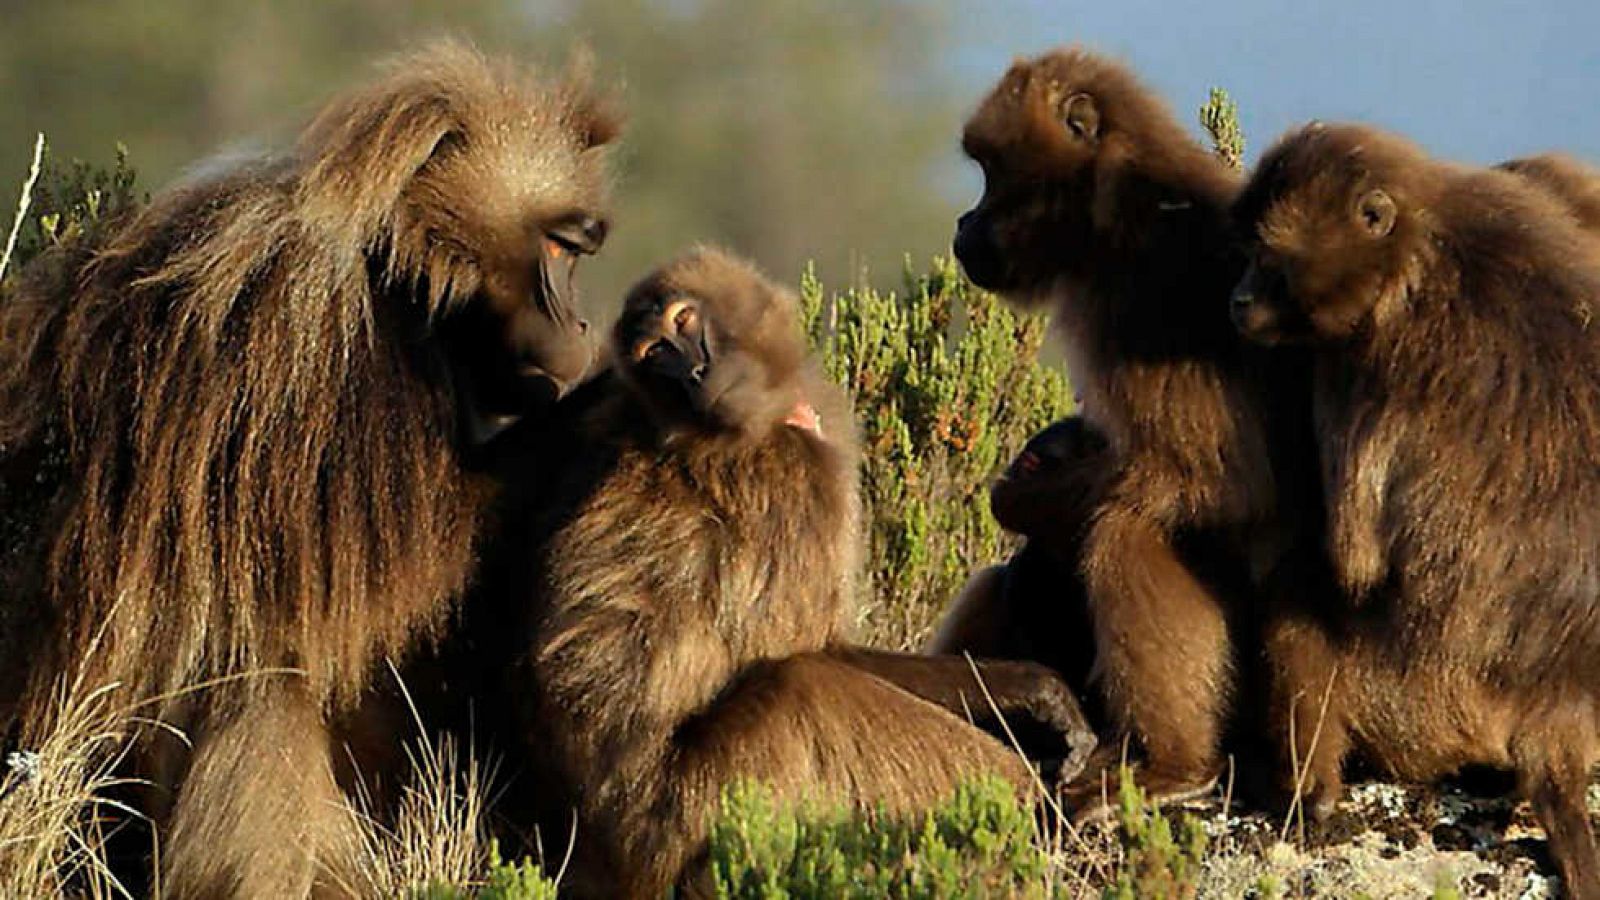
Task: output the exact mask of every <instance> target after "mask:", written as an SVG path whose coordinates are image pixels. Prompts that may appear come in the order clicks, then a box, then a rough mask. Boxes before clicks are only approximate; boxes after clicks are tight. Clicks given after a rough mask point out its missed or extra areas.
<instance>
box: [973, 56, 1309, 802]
mask: <svg viewBox="0 0 1600 900" xmlns="http://www.w3.org/2000/svg"><path fill="white" fill-rule="evenodd" d="M963 147H964V149H965V150H966V152H967V154H968V155H969V156H971V157H972V159H973V160H975V161H976V162H977V163H978V164H979V165H980V166H981V167H982V168H983V172H984V193H983V197H982V198H981V199H980V201H979V202H978V204H977V206H975V207H974V208H973V209H972V210H971V211H969V212H967V213H966V214H965V215H963V216H962V217H961V220H960V224H959V228H958V231H957V233H956V239H955V251H956V255H957V256H958V257H959V258H960V260H961V263H962V265H963V267H964V268H965V269H966V271H967V274H968V275H969V276H970V277H971V278H972V279H973V281H975V282H976V283H977V284H979V285H980V286H982V287H986V288H990V289H993V290H996V291H999V292H1001V293H1002V294H1004V295H1006V296H1007V297H1009V298H1011V299H1013V300H1014V301H1016V302H1019V303H1023V304H1029V305H1036V306H1037V305H1047V306H1049V307H1050V308H1051V309H1053V310H1054V311H1055V313H1056V315H1057V324H1058V325H1059V327H1060V329H1061V332H1062V334H1063V335H1064V337H1065V339H1066V344H1067V350H1068V354H1067V357H1068V365H1069V367H1070V369H1071V375H1072V379H1073V384H1074V386H1075V387H1077V388H1078V390H1079V391H1080V393H1081V397H1082V407H1083V415H1084V416H1085V418H1087V419H1088V420H1089V421H1090V422H1092V423H1093V424H1094V425H1095V427H1096V428H1098V429H1100V430H1101V431H1103V432H1104V433H1105V435H1106V436H1107V438H1108V439H1109V442H1110V447H1111V450H1110V452H1111V454H1112V456H1113V457H1114V458H1115V459H1116V460H1117V461H1118V465H1117V470H1116V472H1115V473H1113V474H1112V475H1111V476H1110V477H1108V478H1107V484H1106V487H1105V489H1104V490H1105V495H1104V497H1103V499H1102V500H1101V502H1100V504H1099V506H1098V508H1097V509H1096V511H1095V514H1094V516H1093V517H1092V520H1091V522H1090V525H1089V528H1088V531H1087V533H1086V534H1085V536H1084V539H1083V554H1082V560H1081V570H1082V574H1083V578H1084V583H1085V585H1086V587H1087V591H1088V595H1089V605H1090V608H1091V610H1092V613H1093V619H1094V625H1095V632H1096V642H1095V643H1096V646H1097V647H1098V654H1099V656H1098V663H1097V666H1096V672H1097V677H1098V685H1099V689H1100V692H1101V693H1102V695H1103V697H1104V700H1105V703H1106V712H1107V714H1108V715H1109V717H1110V718H1111V719H1112V721H1113V722H1114V723H1115V724H1116V725H1117V726H1118V730H1119V731H1121V732H1122V733H1123V734H1125V735H1127V736H1130V737H1131V738H1133V739H1134V741H1135V743H1136V745H1137V748H1138V749H1140V750H1142V752H1143V755H1144V760H1145V764H1144V771H1143V772H1142V774H1141V779H1142V780H1143V781H1144V782H1146V784H1147V786H1148V787H1149V789H1150V790H1151V791H1152V792H1153V793H1154V794H1155V795H1156V796H1168V797H1170V796H1179V795H1183V794H1189V793H1194V792H1196V791H1199V790H1202V789H1204V788H1205V787H1206V786H1207V785H1209V784H1210V783H1212V782H1213V780H1214V779H1215V777H1216V775H1217V773H1218V771H1219V768H1220V752H1221V751H1220V747H1219V744H1220V740H1221V736H1222V732H1223V727H1224V724H1225V722H1226V721H1227V717H1228V713H1229V708H1230V702H1231V695H1232V693H1233V690H1234V687H1235V676H1234V670H1235V666H1236V665H1237V662H1238V661H1237V660H1236V658H1235V656H1236V654H1235V651H1234V645H1235V643H1236V641H1235V640H1234V639H1233V638H1231V637H1230V634H1229V632H1230V627H1235V623H1236V622H1237V621H1238V620H1240V619H1245V620H1248V618H1249V617H1250V614H1249V613H1248V612H1247V611H1246V608H1247V607H1248V606H1249V605H1250V603H1249V602H1247V601H1246V600H1245V599H1244V598H1242V597H1239V596H1238V594H1239V593H1240V592H1241V590H1240V589H1241V588H1243V589H1244V591H1243V592H1245V593H1250V592H1249V590H1248V588H1247V587H1246V586H1247V585H1248V584H1249V579H1250V577H1252V576H1261V575H1262V573H1264V572H1267V571H1270V570H1274V569H1276V568H1277V567H1278V563H1277V561H1278V559H1279V557H1281V556H1282V547H1283V546H1284V544H1285V542H1289V543H1293V542H1294V541H1295V540H1296V539H1297V538H1296V536H1295V535H1293V534H1292V533H1291V532H1289V531H1287V530H1286V529H1284V528H1283V527H1282V523H1281V521H1279V520H1282V519H1285V516H1283V515H1282V514H1281V513H1280V510H1282V509H1285V508H1287V507H1288V506H1290V505H1292V501H1291V500H1290V499H1289V498H1288V497H1287V496H1286V495H1285V491H1286V489H1287V487H1286V486H1289V485H1298V484H1300V483H1302V482H1304V483H1305V484H1306V485H1310V486H1314V484H1315V481H1314V472H1313V471H1308V472H1306V473H1303V474H1302V473H1300V472H1298V471H1297V470H1298V469H1299V468H1306V469H1308V470H1310V468H1311V466H1312V462H1311V459H1312V458H1311V455H1310V453H1311V448H1310V441H1309V433H1310V426H1309V423H1304V424H1301V423H1299V422H1297V421H1295V420H1296V419H1297V418H1299V417H1304V416H1305V412H1304V409H1305V408H1306V407H1308V404H1307V403H1306V402H1305V395H1304V394H1303V393H1301V392H1302V391H1304V390H1305V389H1306V388H1305V385H1304V375H1303V374H1302V373H1301V372H1300V371H1299V368H1300V365H1299V361H1298V360H1296V359H1294V358H1292V357H1288V356H1285V357H1283V358H1278V357H1275V356H1264V355H1263V354H1261V353H1260V352H1259V351H1257V350H1252V349H1251V348H1249V347H1247V346H1245V345H1244V344H1243V342H1241V341H1240V339H1239V337H1238V335H1237V334H1235V333H1233V331H1232V330H1231V328H1230V327H1229V325H1228V322H1227V321H1226V316H1225V315H1223V314H1222V313H1221V312H1219V310H1221V309H1223V308H1224V307H1225V306H1226V303H1227V296H1228V292H1229V291H1230V290H1231V289H1232V285H1233V283H1234V282H1235V281H1236V280H1237V278H1238V274H1239V272H1240V271H1241V270H1242V267H1243V263H1242V259H1241V257H1240V255H1239V254H1238V253H1237V252H1236V251H1235V249H1234V248H1233V245H1232V241H1231V237H1230V234H1229V227H1228V220H1227V209H1228V204H1229V203H1230V202H1231V200H1232V198H1233V195H1234V192H1235V191H1236V190H1237V188H1238V178H1237V176H1236V175H1235V174H1234V172H1233V171H1232V170H1231V169H1230V168H1229V167H1228V166H1227V165H1225V164H1224V163H1223V162H1222V161H1221V160H1220V159H1218V158H1217V157H1216V156H1215V155H1213V154H1212V153H1211V152H1210V151H1208V150H1207V149H1206V148H1204V147H1202V146H1200V145H1199V144H1198V143H1197V142H1196V141H1194V140H1193V139H1192V138H1191V137H1190V136H1189V135H1188V134H1186V133H1185V132H1184V130H1183V129H1182V128H1181V127H1180V126H1179V125H1178V124H1177V122H1176V121H1174V119H1173V117H1172V115H1171V114H1170V113H1169V112H1168V110H1167V109H1166V108H1165V107H1164V106H1163V105H1162V104H1161V103H1160V101H1158V100H1157V99H1156V98H1155V97H1154V96H1153V95H1152V94H1151V93H1150V92H1149V91H1148V90H1147V89H1145V88H1144V87H1143V86H1142V85H1140V84H1139V83H1138V82H1137V81H1136V80H1135V79H1134V77H1133V76H1132V75H1131V74H1130V73H1128V72H1127V71H1126V70H1124V69H1123V68H1121V67H1120V66H1117V65H1115V64H1113V63H1111V62H1109V61H1107V60H1104V59H1102V58H1100V57H1097V56H1095V55H1093V54H1090V53H1087V52H1084V51H1081V50H1076V49H1072V50H1062V51H1057V52H1053V53H1049V54H1046V55H1045V56H1042V57H1040V58H1038V59H1035V60H1031V61H1023V62H1018V63H1016V64H1015V65H1013V66H1012V68H1011V70H1010V71H1009V72H1008V73H1007V74H1006V75H1005V77H1004V78H1003V79H1001V81H1000V83H999V85H998V86H997V87H996V88H995V89H994V90H993V91H992V92H991V93H990V94H989V96H988V97H987V98H986V99H985V100H984V101H983V103H982V105H981V106H980V107H979V108H978V111H977V112H976V113H975V114H974V115H973V117H972V118H971V120H970V121H969V122H968V123H967V126H966V131H965V134H964V135H963ZM1269 422H1270V423H1271V429H1272V431H1271V432H1269V430H1268V424H1269ZM1302 443H1303V446H1302ZM1192 539H1198V540H1200V541H1201V542H1202V543H1209V544H1212V545H1213V546H1214V547H1215V548H1220V551H1221V552H1220V553H1219V552H1218V551H1217V550H1216V549H1213V550H1208V551H1207V552H1206V553H1204V554H1202V555H1203V556H1205V557H1206V559H1204V560H1203V561H1204V562H1205V564H1204V565H1200V564H1198V563H1199V562H1200V560H1197V559H1195V558H1194V557H1192V556H1190V555H1189V554H1186V553H1185V552H1184V551H1183V544H1185V543H1186V542H1188V541H1190V540H1192ZM1234 570H1237V571H1234ZM1069 593H1070V592H1069ZM1063 600H1064V602H1069V603H1070V602H1074V600H1073V598H1071V597H1070V596H1067V597H1064V598H1063ZM1106 750H1107V753H1105V754H1103V757H1104V759H1105V761H1107V762H1114V761H1115V756H1116V753H1117V752H1118V751H1117V749H1116V747H1114V746H1112V745H1111V744H1109V743H1108V744H1107V746H1106ZM1094 769H1095V767H1094V766H1091V767H1090V770H1089V773H1088V774H1089V776H1090V778H1091V779H1094V780H1095V781H1097V780H1098V779H1095V775H1096V773H1095V771H1094ZM1082 787H1083V788H1084V790H1083V791H1082V792H1081V793H1080V796H1079V797H1078V798H1076V799H1079V800H1083V801H1085V803H1086V806H1085V809H1086V811H1090V812H1092V811H1096V810H1097V809H1098V807H1097V806H1096V804H1095V803H1094V802H1093V801H1094V800H1095V799H1097V798H1098V797H1099V796H1100V787H1099V785H1098V783H1086V784H1084V785H1083V786H1082Z"/></svg>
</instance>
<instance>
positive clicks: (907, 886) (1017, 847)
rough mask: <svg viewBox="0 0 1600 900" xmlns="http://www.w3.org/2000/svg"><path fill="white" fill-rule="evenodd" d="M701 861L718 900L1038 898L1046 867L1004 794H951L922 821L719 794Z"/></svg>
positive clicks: (1001, 787)
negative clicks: (707, 846)
mask: <svg viewBox="0 0 1600 900" xmlns="http://www.w3.org/2000/svg"><path fill="white" fill-rule="evenodd" d="M710 862H711V871H712V877H713V880H714V882H715V885H716V890H717V896H719V897H723V898H761V900H779V898H790V897H793V898H824V897H826V898H833V897H861V898H868V897H872V898H876V897H897V898H935V897H1017V896H1023V897H1026V896H1044V894H1045V888H1044V885H1045V873H1046V869H1047V864H1048V859H1047V858H1046V856H1045V854H1044V852H1043V851H1042V850H1040V849H1039V845H1038V842H1037V834H1036V829H1035V825H1034V819H1033V813H1032V812H1030V811H1028V810H1027V809H1025V808H1023V807H1022V806H1021V805H1020V804H1019V803H1018V802H1017V799H1016V796H1015V793H1014V791H1013V790H1012V788H1011V786H1010V785H1009V784H1007V783H1006V782H1005V781H1003V780H1000V779H985V780H981V781H976V782H973V783H971V784H968V785H965V786H963V787H961V788H959V789H958V790H957V791H956V793H955V795H954V796H953V797H951V799H950V800H948V801H947V802H945V803H944V804H943V805H941V806H939V807H937V808H935V809H934V810H933V811H932V812H930V813H928V814H927V815H926V816H925V817H922V818H914V817H913V818H898V817H893V816H888V815H883V814H878V815H873V816H860V815H851V814H849V813H847V812H845V811H843V810H838V809H833V810H828V809H823V808H820V807H818V806H817V805H816V804H800V805H798V806H786V805H782V804H779V803H778V802H777V801H775V800H774V799H773V795H772V793H771V791H770V790H768V789H767V788H765V787H763V786H761V785H759V784H756V783H754V782H749V781H745V782H741V783H738V784H735V785H733V786H731V787H729V788H728V789H726V790H724V791H723V794H722V811H721V814H720V815H719V816H718V817H717V818H716V820H715V821H714V822H713V824H712V828H711V838H710Z"/></svg>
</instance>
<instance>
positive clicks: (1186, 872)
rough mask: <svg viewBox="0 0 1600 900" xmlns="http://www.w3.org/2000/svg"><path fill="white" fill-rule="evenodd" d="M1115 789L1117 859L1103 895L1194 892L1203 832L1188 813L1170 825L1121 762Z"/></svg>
mask: <svg viewBox="0 0 1600 900" xmlns="http://www.w3.org/2000/svg"><path fill="white" fill-rule="evenodd" d="M1119 781H1120V786H1119V788H1118V791H1117V841H1118V843H1119V844H1120V845H1121V847H1122V864H1121V865H1120V866H1118V868H1117V873H1116V877H1115V879H1113V880H1112V882H1111V883H1110V884H1108V885H1107V886H1106V889H1105V892H1104V894H1103V896H1104V897H1105V900H1179V898H1183V900H1188V898H1193V897H1194V896H1195V895H1196V892H1197V889H1198V883H1199V878H1200V870H1201V866H1202V865H1203V863H1204V861H1205V853H1206V833H1205V830H1204V829H1203V828H1202V827H1201V826H1200V823H1199V822H1198V821H1196V820H1195V818H1194V817H1193V816H1187V815H1185V816H1182V817H1181V818H1179V820H1178V824H1177V827H1176V830H1174V827H1173V824H1172V822H1171V821H1169V820H1168V819H1167V817H1166V816H1164V815H1162V814H1161V811H1160V810H1158V809H1156V808H1155V807H1154V806H1153V805H1152V804H1150V803H1149V802H1148V801H1147V800H1146V799H1145V795H1144V791H1143V790H1142V789H1140V788H1139V786H1138V785H1137V784H1135V783H1134V780H1133V777H1132V773H1131V771H1130V770H1129V769H1128V768H1127V767H1126V766H1124V767H1123V769H1122V772H1121V778H1120V779H1119Z"/></svg>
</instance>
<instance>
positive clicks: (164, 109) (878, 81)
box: [0, 0, 981, 314]
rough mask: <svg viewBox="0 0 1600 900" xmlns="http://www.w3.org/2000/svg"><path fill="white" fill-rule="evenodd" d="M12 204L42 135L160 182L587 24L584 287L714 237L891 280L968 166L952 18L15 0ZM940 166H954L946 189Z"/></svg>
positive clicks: (387, 0) (932, 228) (675, 0)
mask: <svg viewBox="0 0 1600 900" xmlns="http://www.w3.org/2000/svg"><path fill="white" fill-rule="evenodd" d="M0 21H3V22H4V27H3V28H0V97H3V98H4V102H0V178H3V180H0V203H5V204H7V208H9V203H10V201H12V200H13V199H14V197H15V184H16V183H17V182H18V181H20V180H21V178H22V176H23V175H24V174H25V173H26V169H27V163H28V158H29V152H30V151H31V149H32V146H33V137H34V134H35V133H36V132H38V131H44V132H46V134H47V137H48V140H49V144H50V147H51V151H52V154H53V156H54V158H55V159H56V160H57V161H66V160H70V159H72V158H81V159H85V160H88V161H90V162H93V163H96V164H99V165H105V164H108V163H110V162H111V160H112V159H113V155H114V147H115V145H116V143H117V142H122V143H124V144H126V145H127V147H128V151H129V157H130V159H131V161H132V164H133V165H134V167H135V168H136V169H137V170H138V171H139V175H140V178H139V181H140V184H141V185H142V187H143V188H144V189H146V190H156V189H159V188H160V187H161V186H162V185H164V184H166V183H167V182H169V181H170V180H172V179H173V178H175V177H178V176H179V175H181V173H182V172H183V170H184V169H185V168H186V167H189V166H191V165H193V164H195V163H197V162H200V161H203V160H205V159H206V158H208V157H210V156H212V155H215V154H217V153H219V152H228V151H229V150H245V151H248V150H250V149H252V148H255V147H262V146H266V147H271V146H278V145H281V144H282V143H283V142H284V141H285V139H286V138H287V137H288V135H290V134H292V133H293V130H294V129H295V128H296V127H297V126H298V125H299V124H300V123H301V122H303V121H304V120H305V119H306V118H307V117H308V116H309V115H310V114H311V113H312V112H314V110H315V109H316V107H317V105H318V104H319V103H320V102H321V101H322V100H323V99H324V98H325V97H327V96H328V95H329V94H330V93H332V92H333V91H335V90H337V89H338V88H339V87H340V86H342V85H345V84H347V83H349V82H351V81H352V80H354V79H357V78H360V77H362V76H363V75H364V74H365V73H366V72H367V71H368V70H369V67H370V66H371V64H372V62H373V60H374V59H376V58H378V57H381V56H382V55H384V54H386V53H388V52H391V51H394V50H396V49H400V48H404V47H406V46H409V45H411V44H413V43H414V42H416V41H417V40H419V39H423V38H426V37H430V36H437V35H442V34H450V35H456V36H463V37H467V38H469V39H471V40H473V41H474V42H475V43H477V44H479V45H480V46H482V47H484V48H486V49H490V50H493V51H497V52H503V53H508V54H513V55H516V56H518V57H520V58H523V59H526V60H531V61H534V62H536V63H538V64H540V65H545V66H549V67H552V68H554V67H558V66H560V65H562V64H563V63H564V62H565V61H566V59H567V58H568V57H569V56H570V55H571V54H572V52H573V51H574V48H575V47H576V46H578V45H579V44H587V45H588V46H589V47H590V48H591V49H592V50H593V51H594V54H595V56H596V58H597V61H598V70H599V74H600V76H601V79H602V80H603V81H604V82H606V83H609V84H612V85H615V86H617V87H618V88H619V90H620V92H621V96H622V98H623V101H624V105H625V107H626V109H627V110H628V111H629V113H630V123H629V128H628V131H627V134H626V136H625V140H624V143H623V146H622V150H621V153H620V154H619V155H618V158H617V162H618V173H619V176H620V179H619V185H618V187H619V189H618V191H617V194H616V199H617V203H616V218H617V226H618V227H617V228H616V230H615V231H614V235H615V243H614V244H613V245H612V246H611V247H610V248H608V250H607V252H606V253H605V254H602V255H601V256H600V257H598V258H596V259H595V260H593V261H592V262H591V264H590V265H592V268H590V269H589V271H588V272H586V274H585V285H586V290H587V291H588V292H589V296H590V297H591V298H594V299H593V301H592V303H593V305H594V307H595V310H594V312H595V313H596V314H603V312H604V310H605V309H606V307H607V305H608V304H609V303H610V302H613V301H612V299H611V298H615V297H617V296H618V295H619V294H620V292H621V291H622V290H623V289H624V288H625V287H626V285H627V284H628V283H630V282H631V281H632V279H633V278H635V277H637V275H639V274H640V273H642V272H643V271H645V270H646V269H647V268H648V267H649V266H650V264H651V263H653V262H655V261H657V260H659V259H660V258H662V257H664V256H666V255H668V254H670V253H673V252H676V251H678V250H680V249H681V248H682V247H683V246H684V245H686V244H688V243H690V242H693V241H700V240H711V241H716V242H720V243H724V244H727V245H729V246H730V247H732V248H735V249H737V250H739V251H740V252H743V253H746V254H749V255H751V256H753V257H755V258H756V259H757V260H759V261H760V262H761V263H762V264H763V265H764V266H765V267H766V268H768V270H769V271H771V272H772V273H773V274H774V275H776V276H778V277H780V278H783V279H784V280H786V281H791V282H792V281H794V280H795V279H797V278H798V277H799V274H800V272H801V271H802V269H803V268H804V266H805V264H806V263H807V261H811V260H814V261H815V262H816V266H817V271H818V274H819V275H820V276H821V277H822V278H824V279H826V280H827V281H828V282H829V283H830V284H856V283H861V281H862V274H863V272H871V273H872V280H873V281H874V282H876V283H878V284H880V285H882V284H894V283H897V282H898V281H899V279H900V276H901V270H902V266H903V260H904V259H905V257H906V255H907V254H910V255H912V256H913V257H915V258H917V259H919V260H920V259H926V258H927V257H928V256H929V255H930V254H933V253H936V252H943V251H944V249H945V248H946V247H948V242H949V234H950V231H951V228H952V224H953V217H954V215H955V213H956V212H957V209H958V207H959V206H960V204H961V202H962V200H963V199H965V195H966V194H967V193H968V192H969V191H968V190H967V188H968V185H966V184H964V183H961V184H956V185H954V187H955V189H954V190H952V189H951V188H952V185H951V184H949V182H951V181H956V182H959V181H960V179H961V177H962V176H961V169H960V163H959V157H958V155H957V141H956V133H957V130H958V127H959V122H960V119H961V116H962V114H963V112H964V111H965V107H966V106H967V105H968V104H970V103H972V102H973V101H974V100H975V98H976V91H978V90H979V89H981V88H980V87H979V86H978V85H976V84H974V85H971V86H968V87H966V88H965V89H964V90H963V89H960V88H958V87H957V86H954V85H952V83H951V80H950V79H951V78H952V77H955V76H954V75H952V74H950V68H951V67H950V66H949V64H948V59H947V57H948V54H949V51H950V47H951V41H952V36H953V33H954V29H955V28H956V27H958V26H957V24H956V23H955V22H954V21H953V14H952V12H951V10H950V9H949V8H948V7H947V5H946V4H943V3H938V2H934V3H927V2H916V0H822V2H805V3H801V2H777V3H767V2H760V3H753V2H747V0H587V2H578V0H573V2H559V0H558V2H538V3H529V2H526V0H400V2H395V0H320V2H311V0H283V2H266V0H100V2H86V0H59V2H41V0H20V2H19V0H0ZM941 183H944V184H943V187H942V188H941Z"/></svg>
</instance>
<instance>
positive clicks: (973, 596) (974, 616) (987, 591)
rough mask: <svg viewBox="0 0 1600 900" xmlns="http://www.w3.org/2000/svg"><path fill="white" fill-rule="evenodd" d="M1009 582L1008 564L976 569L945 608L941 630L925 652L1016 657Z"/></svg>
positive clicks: (929, 641)
mask: <svg viewBox="0 0 1600 900" xmlns="http://www.w3.org/2000/svg"><path fill="white" fill-rule="evenodd" d="M1005 584H1006V567H1005V566H990V567H989V568H987V569H981V570H979V571H977V572H974V573H973V574H972V577H971V578H968V579H967V583H966V585H964V586H963V587H962V588H961V593H959V594H957V595H956V599H955V602H954V603H952V604H950V608H949V609H948V610H946V611H945V614H944V618H943V619H942V620H940V622H939V630H938V631H936V632H934V635H933V637H932V638H930V639H929V640H928V643H927V645H926V646H925V647H924V651H925V652H927V653H934V654H940V653H970V654H972V655H973V656H993V657H999V658H1001V659H1010V658H1015V657H1016V655H1017V654H1016V653H1015V648H1013V647H1012V646H1010V644H1011V642H1010V640H1008V639H1009V638H1010V637H1011V627H1010V623H1011V610H1010V609H1008V608H1007V607H1006V594H1005Z"/></svg>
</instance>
